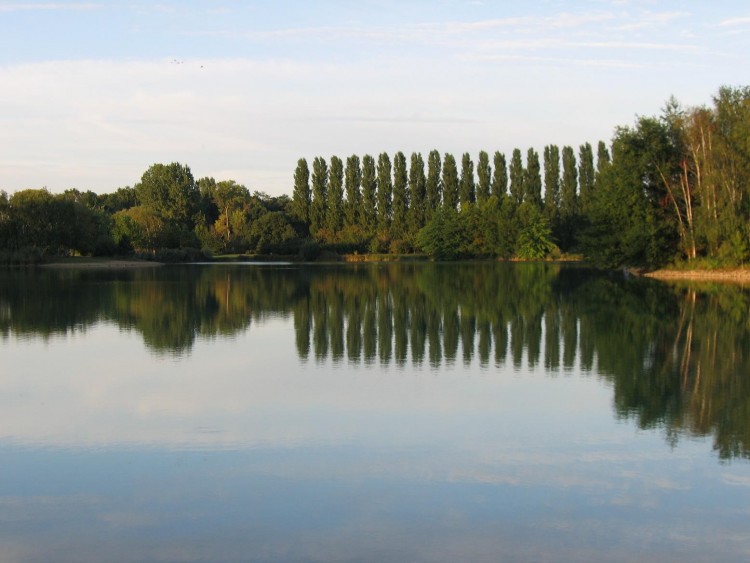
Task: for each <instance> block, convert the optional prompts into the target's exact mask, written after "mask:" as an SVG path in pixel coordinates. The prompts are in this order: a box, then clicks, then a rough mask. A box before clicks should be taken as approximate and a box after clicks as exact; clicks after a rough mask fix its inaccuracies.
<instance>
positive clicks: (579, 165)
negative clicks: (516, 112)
mask: <svg viewBox="0 0 750 563" xmlns="http://www.w3.org/2000/svg"><path fill="white" fill-rule="evenodd" d="M748 138H750V88H748V87H740V88H731V87H723V88H721V89H720V90H719V92H718V94H717V95H716V96H715V97H714V99H713V103H712V105H711V106H710V107H696V108H687V109H684V108H681V107H680V106H679V104H678V103H677V102H676V101H674V100H669V101H668V102H667V104H666V107H665V108H664V110H663V112H662V114H661V115H660V116H658V117H639V118H638V119H637V120H636V122H635V123H634V124H633V125H632V126H627V127H618V128H617V129H616V130H615V133H614V137H613V139H612V141H611V143H610V145H609V146H608V145H607V144H605V143H604V142H603V141H599V143H598V145H597V150H596V155H595V154H594V153H595V151H594V148H593V146H592V145H591V144H590V143H584V144H582V145H581V146H580V147H578V149H577V150H576V149H575V148H574V147H571V146H564V147H562V149H561V148H560V147H558V146H557V145H548V146H546V147H544V151H543V161H542V162H540V155H539V153H538V152H537V151H536V150H534V149H533V148H529V149H527V151H526V156H525V158H524V156H523V152H522V151H521V149H519V148H516V149H514V150H513V151H512V153H511V155H510V158H509V159H507V160H506V155H505V154H503V153H500V152H495V153H494V155H493V158H492V159H491V162H490V156H489V153H487V152H485V151H481V152H480V153H479V155H478V160H477V163H476V166H475V163H474V161H473V160H472V157H471V155H470V154H469V153H464V154H462V155H461V160H460V163H458V162H457V159H456V157H455V156H454V155H453V154H450V153H445V154H444V155H442V156H441V154H440V153H439V152H438V151H437V150H433V151H431V152H430V153H429V155H428V157H427V159H426V163H425V159H424V158H423V156H422V155H421V154H419V153H412V154H411V155H409V156H408V157H407V155H406V154H404V153H402V152H397V153H396V154H395V155H393V158H392V159H391V156H390V155H388V154H387V153H381V154H379V155H377V156H373V155H367V154H366V155H363V156H362V157H361V158H360V156H358V155H351V156H348V157H347V158H346V159H345V160H342V159H341V158H339V157H338V156H335V155H334V156H332V157H331V158H330V159H328V160H326V159H325V158H323V157H315V158H314V159H313V162H312V167H309V166H308V162H307V160H306V159H304V158H301V159H299V161H298V162H297V167H296V170H295V171H294V175H293V191H292V197H291V199H290V198H289V197H287V196H281V197H269V196H268V195H266V194H264V193H262V192H255V193H253V194H251V193H250V192H249V190H248V189H247V188H246V187H245V186H242V185H240V184H237V183H236V182H234V181H232V180H224V181H219V182H217V181H216V180H214V179H213V178H202V179H199V180H197V181H196V180H195V179H194V177H193V175H192V172H191V170H190V169H189V168H188V167H187V166H185V165H182V164H179V163H171V164H168V165H165V164H154V165H153V166H151V167H150V168H149V169H148V170H147V171H146V172H145V173H144V174H143V176H142V177H141V180H140V182H138V183H137V184H136V185H135V186H134V187H133V188H130V187H128V188H121V189H119V190H117V191H116V192H114V193H111V194H105V195H97V194H94V193H92V192H90V191H89V192H80V191H78V190H68V191H66V192H65V193H63V194H59V195H53V194H51V193H49V192H47V191H46V190H24V191H20V192H16V193H14V194H12V195H11V196H10V197H9V196H8V195H7V194H5V193H1V195H0V252H1V253H3V257H4V259H5V261H33V260H35V259H37V258H38V257H40V256H43V255H69V254H94V255H112V254H127V253H132V252H139V253H145V254H154V253H156V252H157V251H159V249H165V248H166V249H176V248H180V249H185V248H194V249H200V250H202V251H204V252H205V253H286V254H302V255H303V256H306V257H314V256H316V255H317V254H318V253H319V252H320V250H321V249H326V248H328V249H329V250H332V251H335V252H355V251H356V252H362V253H364V252H378V253H384V252H390V253H410V252H424V253H427V254H429V255H431V256H433V257H435V258H438V259H455V258H460V257H501V258H512V257H519V258H530V259H536V258H544V257H546V256H559V255H560V254H561V253H577V254H582V255H584V256H585V257H586V258H587V259H589V260H591V261H592V262H594V263H596V264H599V265H601V266H605V267H620V266H644V267H657V266H660V265H663V264H665V263H668V262H674V261H688V262H689V261H695V260H702V261H704V262H708V263H709V264H714V265H737V264H742V263H744V262H746V261H747V260H748V258H750V227H749V225H750V222H749V221H748V219H750V193H748V192H749V191H750V145H748ZM506 163H507V164H506ZM425 164H426V170H425ZM459 164H460V167H459Z"/></svg>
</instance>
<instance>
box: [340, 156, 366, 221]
mask: <svg viewBox="0 0 750 563" xmlns="http://www.w3.org/2000/svg"><path fill="white" fill-rule="evenodd" d="M361 185H362V170H361V169H360V167H359V157H358V156H357V155H356V154H353V155H352V156H350V157H348V158H347V159H346V171H345V172H344V188H345V190H346V204H345V205H344V226H345V227H347V228H351V227H354V226H357V225H358V224H359V222H360V221H361V217H359V209H360V208H361V206H362V202H361V199H362V194H361V193H360V188H361Z"/></svg>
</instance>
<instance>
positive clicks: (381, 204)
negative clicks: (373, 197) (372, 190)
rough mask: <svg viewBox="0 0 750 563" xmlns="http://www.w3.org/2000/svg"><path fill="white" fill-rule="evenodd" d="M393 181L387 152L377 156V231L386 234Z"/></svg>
mask: <svg viewBox="0 0 750 563" xmlns="http://www.w3.org/2000/svg"><path fill="white" fill-rule="evenodd" d="M392 197H393V182H392V180H391V159H390V157H389V156H388V153H380V155H379V156H378V233H379V234H387V233H388V232H389V230H390V227H391V206H392Z"/></svg>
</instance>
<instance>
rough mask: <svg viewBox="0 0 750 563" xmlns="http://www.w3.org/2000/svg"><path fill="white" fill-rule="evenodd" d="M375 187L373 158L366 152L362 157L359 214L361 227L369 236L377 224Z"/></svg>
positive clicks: (376, 184) (375, 178)
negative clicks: (360, 205)
mask: <svg viewBox="0 0 750 563" xmlns="http://www.w3.org/2000/svg"><path fill="white" fill-rule="evenodd" d="M377 189H378V181H377V176H376V172H375V159H374V158H373V157H372V156H370V155H369V154H366V155H365V156H363V157H362V207H361V210H360V214H359V216H360V220H361V221H362V228H363V229H364V231H365V233H367V234H368V235H369V236H372V235H374V234H375V228H376V226H377Z"/></svg>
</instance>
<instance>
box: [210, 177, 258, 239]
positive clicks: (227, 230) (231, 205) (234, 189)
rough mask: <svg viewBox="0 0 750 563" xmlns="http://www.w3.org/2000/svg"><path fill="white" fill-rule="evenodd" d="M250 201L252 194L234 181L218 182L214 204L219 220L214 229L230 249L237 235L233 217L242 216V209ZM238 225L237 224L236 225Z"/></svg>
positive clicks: (214, 192) (214, 194) (214, 191)
mask: <svg viewBox="0 0 750 563" xmlns="http://www.w3.org/2000/svg"><path fill="white" fill-rule="evenodd" d="M249 200H250V192H249V191H248V190H247V188H246V187H245V186H243V185H241V184H238V183H236V182H235V181H234V180H225V181H222V182H218V183H217V184H216V186H215V187H214V190H213V202H214V204H215V205H216V207H217V208H218V210H219V218H218V219H217V220H216V223H215V224H214V229H215V231H216V232H217V234H219V236H221V237H222V238H223V239H224V243H225V246H226V247H229V246H230V244H231V243H232V240H233V238H234V236H235V234H236V233H234V232H233V229H232V227H233V225H232V220H231V219H232V216H233V215H237V213H238V212H239V213H240V214H241V211H242V208H243V207H244V206H245V204H246V203H247V202H248V201H249ZM235 225H236V223H235Z"/></svg>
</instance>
